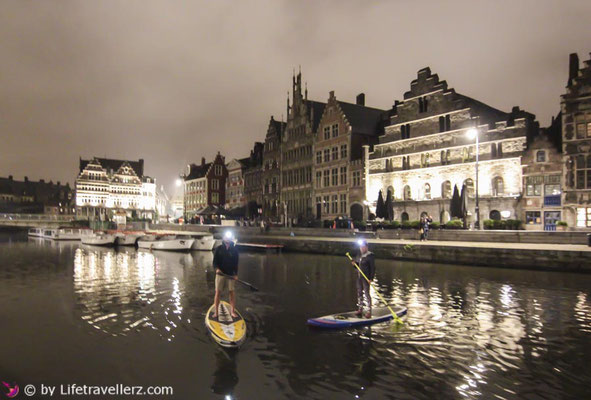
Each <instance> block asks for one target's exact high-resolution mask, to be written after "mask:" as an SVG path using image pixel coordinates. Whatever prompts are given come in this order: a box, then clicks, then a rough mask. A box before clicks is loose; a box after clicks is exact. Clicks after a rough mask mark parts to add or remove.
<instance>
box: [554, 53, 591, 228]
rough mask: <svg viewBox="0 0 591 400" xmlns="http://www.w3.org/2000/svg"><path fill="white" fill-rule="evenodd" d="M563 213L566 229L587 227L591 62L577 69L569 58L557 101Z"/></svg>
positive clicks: (590, 210) (590, 216)
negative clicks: (558, 102)
mask: <svg viewBox="0 0 591 400" xmlns="http://www.w3.org/2000/svg"><path fill="white" fill-rule="evenodd" d="M560 110H561V114H562V149H563V178H564V193H563V212H564V216H563V218H564V220H565V221H566V222H567V223H568V225H569V226H571V227H572V226H574V227H577V228H591V59H590V60H587V61H585V62H584V63H583V68H580V67H579V57H578V56H577V54H571V55H570V64H569V74H568V83H567V86H566V93H565V94H563V95H562V97H561V102H560Z"/></svg>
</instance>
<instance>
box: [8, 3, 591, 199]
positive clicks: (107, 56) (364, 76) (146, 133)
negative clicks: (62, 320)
mask: <svg viewBox="0 0 591 400" xmlns="http://www.w3.org/2000/svg"><path fill="white" fill-rule="evenodd" d="M590 20H591V1H588V0H584V1H575V0H562V1H558V0H532V1H524V0H511V1H504V0H502V1H500V0H494V1H493V0H489V1H474V0H471V1H437V2H430V1H422V2H417V1H386V0H382V1H368V0H365V1H344V0H335V1H296V0H292V1H279V0H271V1H238V0H236V1H231V2H230V1H223V0H216V1H207V2H201V1H172V0H162V1H151V0H136V1H133V0H120V1H107V0H102V1H99V0H88V1H83V0H79V1H57V0H42V1H41V0H14V1H8V0H0V139H1V140H0V176H7V175H10V174H11V175H14V177H15V179H23V177H24V176H25V175H27V176H28V177H29V178H30V179H35V180H36V179H40V178H44V179H46V180H49V179H52V180H53V181H54V182H55V181H57V180H60V181H62V182H66V181H67V182H70V184H72V183H73V181H74V179H75V176H76V174H77V171H78V170H77V168H78V158H79V157H83V158H88V157H92V156H94V155H96V156H101V157H104V156H106V157H110V158H123V159H131V160H137V159H138V158H144V159H145V162H146V173H147V174H149V175H152V176H155V177H156V178H157V179H158V182H159V183H162V184H165V185H166V186H167V187H168V188H171V187H172V185H173V182H174V179H175V177H176V176H177V175H178V173H179V172H180V171H181V170H182V169H183V168H184V166H185V165H186V164H187V163H189V162H199V160H201V157H202V156H204V157H206V158H207V159H208V160H209V159H211V158H212V157H213V156H214V155H215V153H216V152H217V151H218V150H219V151H221V152H222V154H225V155H226V160H229V159H231V158H234V157H245V156H247V155H248V154H249V152H250V149H251V148H252V144H253V142H254V141H256V140H259V141H262V140H264V137H265V133H266V129H267V125H268V121H269V118H270V116H271V115H274V116H275V117H276V118H277V119H280V118H281V116H282V115H283V117H284V118H285V113H286V96H287V91H288V90H291V76H292V72H293V69H294V68H295V69H296V70H297V68H298V66H299V65H301V68H302V75H303V80H304V81H306V82H308V91H309V98H311V99H314V100H319V101H326V99H327V98H328V92H329V91H330V90H334V91H335V93H336V96H337V98H338V99H340V100H343V101H350V102H354V99H355V95H356V94H357V93H360V92H365V93H366V104H367V105H369V106H373V107H378V108H389V107H390V106H391V105H392V104H393V102H394V100H395V99H402V95H403V93H404V92H405V91H407V90H408V89H409V87H410V81H411V80H412V79H414V78H416V73H417V71H418V70H419V69H421V68H423V67H426V66H429V67H431V70H432V72H434V73H437V74H439V77H440V79H445V80H447V82H448V84H449V87H453V88H455V89H456V90H457V91H458V92H460V93H463V94H465V95H468V96H471V97H474V98H476V99H478V100H480V101H482V102H485V103H487V104H489V105H491V106H493V107H497V108H500V109H502V110H505V111H509V110H510V109H511V107H512V106H514V105H519V106H520V107H522V108H523V109H525V110H527V111H529V112H532V113H534V114H536V116H537V117H538V119H539V120H540V122H541V124H542V125H547V124H548V123H549V121H550V118H551V116H552V115H554V114H556V113H557V112H558V110H559V102H560V95H561V94H562V93H563V92H564V86H565V83H566V79H567V72H568V55H569V53H571V52H578V53H579V57H580V59H581V61H583V60H587V59H589V52H591V40H590V39H591V24H590V23H589V21H590Z"/></svg>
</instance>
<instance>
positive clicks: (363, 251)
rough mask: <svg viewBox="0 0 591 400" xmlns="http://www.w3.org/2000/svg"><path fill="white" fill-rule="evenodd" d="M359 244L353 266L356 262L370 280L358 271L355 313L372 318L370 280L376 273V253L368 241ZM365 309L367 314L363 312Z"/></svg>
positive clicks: (361, 241)
mask: <svg viewBox="0 0 591 400" xmlns="http://www.w3.org/2000/svg"><path fill="white" fill-rule="evenodd" d="M358 244H359V255H358V256H357V257H356V258H355V260H354V261H352V264H353V266H355V263H357V265H358V266H359V269H361V271H363V273H364V274H365V276H366V277H367V279H369V281H368V280H366V279H365V277H364V276H363V275H361V273H360V272H359V271H357V312H356V313H355V315H356V316H357V317H359V318H360V317H361V316H362V315H363V316H364V317H365V318H371V297H370V295H369V288H370V284H369V282H370V281H372V280H373V278H374V276H375V273H376V261H375V256H374V254H373V253H372V252H371V251H369V248H368V246H367V242H366V241H365V240H360V241H359V242H358ZM364 309H365V314H364V313H363V312H364Z"/></svg>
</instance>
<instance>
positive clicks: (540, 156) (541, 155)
mask: <svg viewBox="0 0 591 400" xmlns="http://www.w3.org/2000/svg"><path fill="white" fill-rule="evenodd" d="M536 162H539V163H543V162H546V152H545V151H544V150H540V151H538V152H537V153H536Z"/></svg>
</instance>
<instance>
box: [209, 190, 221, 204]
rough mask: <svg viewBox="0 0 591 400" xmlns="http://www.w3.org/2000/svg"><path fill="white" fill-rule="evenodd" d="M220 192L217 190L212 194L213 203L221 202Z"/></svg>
mask: <svg viewBox="0 0 591 400" xmlns="http://www.w3.org/2000/svg"><path fill="white" fill-rule="evenodd" d="M219 196H220V194H219V193H217V192H214V193H212V194H211V202H212V203H219V202H220V197H219Z"/></svg>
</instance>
